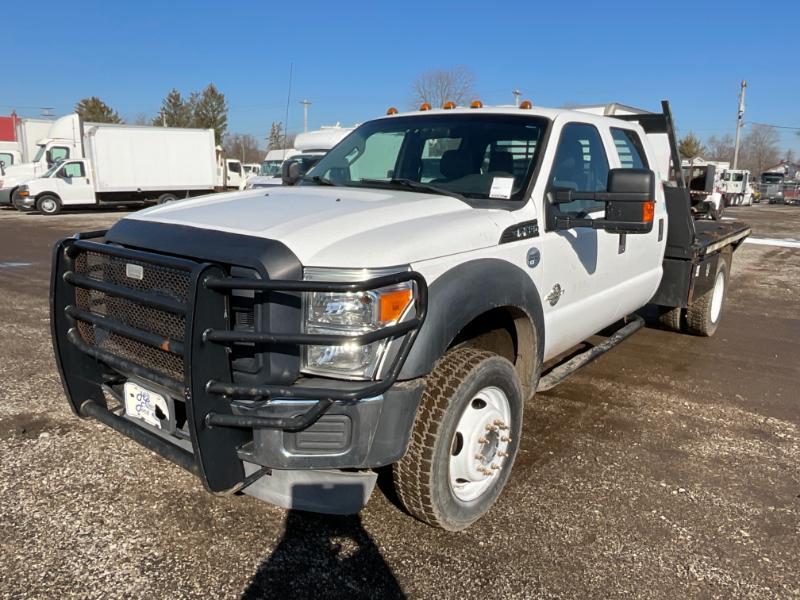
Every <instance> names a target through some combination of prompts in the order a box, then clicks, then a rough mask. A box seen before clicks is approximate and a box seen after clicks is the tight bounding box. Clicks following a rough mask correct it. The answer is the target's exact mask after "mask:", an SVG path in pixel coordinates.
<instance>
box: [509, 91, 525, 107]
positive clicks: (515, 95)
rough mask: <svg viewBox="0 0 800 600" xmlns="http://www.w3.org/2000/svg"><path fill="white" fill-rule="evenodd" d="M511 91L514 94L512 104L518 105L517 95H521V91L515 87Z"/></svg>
mask: <svg viewBox="0 0 800 600" xmlns="http://www.w3.org/2000/svg"><path fill="white" fill-rule="evenodd" d="M511 93H512V94H514V106H519V97H520V96H522V92H520V91H519V88H515V89H514V91H513V92H511Z"/></svg>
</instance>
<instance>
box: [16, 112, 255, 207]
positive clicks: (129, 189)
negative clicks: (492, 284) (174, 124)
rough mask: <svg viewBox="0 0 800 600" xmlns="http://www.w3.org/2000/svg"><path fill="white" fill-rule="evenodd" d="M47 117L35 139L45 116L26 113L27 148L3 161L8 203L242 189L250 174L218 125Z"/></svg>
mask: <svg viewBox="0 0 800 600" xmlns="http://www.w3.org/2000/svg"><path fill="white" fill-rule="evenodd" d="M46 123H47V124H48V128H47V134H46V136H45V137H39V138H37V139H36V142H35V144H34V143H33V142H32V141H31V140H32V139H33V136H35V135H38V133H41V131H42V129H41V126H42V122H41V121H38V122H37V121H36V120H25V119H19V123H18V127H17V130H18V132H20V137H19V139H20V140H22V141H24V144H23V150H24V152H21V153H20V157H21V161H20V162H15V163H14V164H12V165H10V166H8V167H4V169H3V173H2V175H1V176H0V205H3V204H5V205H14V206H16V207H17V208H19V209H20V210H30V209H34V208H35V209H37V210H39V211H40V212H42V213H43V214H56V213H58V212H59V211H60V210H61V209H62V208H63V207H64V206H99V205H103V204H109V203H130V202H151V203H152V202H158V203H163V202H168V201H171V200H176V199H180V198H188V197H192V196H197V195H201V194H208V193H212V192H219V191H228V190H236V189H238V188H239V186H240V184H241V182H242V181H243V179H244V176H245V169H244V168H243V166H242V164H241V161H239V160H236V159H231V158H225V157H223V156H222V153H221V148H219V147H217V146H216V145H215V142H214V132H213V130H211V129H184V128H171V127H147V126H135V125H119V124H108V123H86V122H83V121H82V120H81V119H80V117H79V116H78V115H77V114H72V115H66V116H64V117H61V118H59V119H56V120H55V121H47V122H46ZM37 128H38V129H37ZM34 147H35V148H36V151H35V152H33V148H34ZM251 168H252V165H251Z"/></svg>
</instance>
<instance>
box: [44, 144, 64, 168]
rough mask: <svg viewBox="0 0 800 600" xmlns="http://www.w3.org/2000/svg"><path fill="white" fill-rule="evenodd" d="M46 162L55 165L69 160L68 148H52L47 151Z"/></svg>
mask: <svg viewBox="0 0 800 600" xmlns="http://www.w3.org/2000/svg"><path fill="white" fill-rule="evenodd" d="M47 157H48V162H49V163H51V164H55V163H57V162H61V161H62V160H66V159H67V158H69V148H65V147H64V146H53V147H52V148H50V150H48V151H47Z"/></svg>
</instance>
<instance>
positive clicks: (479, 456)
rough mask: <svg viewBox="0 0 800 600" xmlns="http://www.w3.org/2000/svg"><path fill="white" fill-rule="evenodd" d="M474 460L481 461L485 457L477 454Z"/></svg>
mask: <svg viewBox="0 0 800 600" xmlns="http://www.w3.org/2000/svg"><path fill="white" fill-rule="evenodd" d="M475 458H476V459H478V460H483V459H484V458H486V457H485V456H484V455H483V454H481V453H480V452H478V453H477V454H476V455H475Z"/></svg>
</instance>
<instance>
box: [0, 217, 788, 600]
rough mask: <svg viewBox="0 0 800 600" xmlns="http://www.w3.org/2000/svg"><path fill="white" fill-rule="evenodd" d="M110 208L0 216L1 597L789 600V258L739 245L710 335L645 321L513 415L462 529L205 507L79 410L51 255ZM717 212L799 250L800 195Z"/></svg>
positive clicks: (396, 513) (395, 514) (382, 507)
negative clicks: (52, 295)
mask: <svg viewBox="0 0 800 600" xmlns="http://www.w3.org/2000/svg"><path fill="white" fill-rule="evenodd" d="M122 214H124V213H121V212H105V213H83V214H79V213H70V214H65V215H61V216H58V217H40V216H37V215H22V214H18V213H16V212H14V211H8V210H2V211H0V290H2V296H0V297H2V299H3V302H2V303H0V339H2V340H3V343H2V344H0V456H2V458H1V459H0V564H2V569H0V596H2V597H9V598H17V597H31V598H41V597H62V598H63V597H81V598H115V597H169V598H184V597H186V598H188V597H246V598H286V597H299V598H303V597H309V598H311V597H313V598H317V599H319V598H328V597H342V596H347V597H375V598H385V597H403V596H408V597H439V598H464V597H480V596H492V597H502V598H506V597H519V598H530V597H542V598H556V597H564V598H574V597H624V596H646V597H649V598H675V597H685V596H693V597H704V598H705V597H719V598H730V597H758V598H775V597H781V598H785V597H800V573H798V564H800V563H799V562H798V551H800V469H799V467H800V412H798V399H799V397H800V392H798V389H800V386H798V379H799V378H800V362H798V351H800V316H799V315H798V310H797V307H798V303H797V297H798V295H799V294H800V250H799V249H787V248H780V247H772V246H755V245H747V244H746V245H744V246H743V247H742V249H741V250H740V251H739V252H737V254H736V257H735V260H734V268H733V280H732V286H731V289H730V296H729V302H728V305H727V308H726V310H727V314H726V315H725V320H724V321H723V324H722V325H721V327H720V329H719V331H718V332H717V335H716V337H714V338H711V339H701V338H695V337H690V336H683V335H677V334H673V333H669V332H666V331H662V330H659V329H657V328H655V327H650V328H647V329H645V330H643V331H641V332H639V333H638V334H637V335H635V336H633V338H631V339H630V340H629V341H628V342H626V343H625V344H622V345H621V346H620V347H619V348H617V349H615V350H614V351H612V352H611V353H609V354H607V355H606V356H604V357H602V358H600V359H599V360H597V361H596V362H595V363H593V364H592V365H590V366H589V367H588V368H586V369H585V370H584V371H582V372H580V373H579V374H577V375H576V376H575V377H574V378H572V379H571V380H569V381H568V382H566V383H564V384H563V385H561V386H559V387H558V388H555V389H554V390H552V391H551V392H548V393H545V394H539V395H537V396H536V398H535V399H533V400H531V401H530V402H529V403H528V404H527V406H526V413H525V423H524V431H525V435H524V440H523V442H522V445H521V454H520V456H519V458H518V460H517V463H516V465H515V468H514V473H513V474H512V477H511V480H510V482H509V486H508V488H507V489H506V491H505V493H504V494H503V496H502V497H501V499H500V501H499V502H498V504H497V505H496V506H495V508H494V509H493V510H492V511H491V512H490V514H489V515H488V516H487V517H485V518H484V519H483V520H481V521H480V522H479V523H478V524H477V525H476V526H474V527H472V528H470V529H468V530H467V531H465V532H462V533H458V534H452V533H447V532H443V531H438V530H434V529H431V528H430V527H427V526H425V525H423V524H421V523H419V522H416V521H414V520H413V519H411V518H410V517H408V516H407V515H405V514H404V513H403V512H402V511H401V510H400V509H398V508H397V506H396V504H395V503H394V502H393V500H392V496H391V493H390V490H388V488H386V487H385V486H384V487H383V488H382V490H376V492H375V493H374V494H373V497H372V499H371V501H370V503H369V505H368V506H367V508H366V509H365V510H364V511H362V513H361V515H359V516H354V517H326V516H317V515H309V514H303V513H297V512H291V511H284V510H281V509H278V508H274V507H271V506H269V505H267V504H264V503H261V502H259V501H257V500H254V499H252V498H249V497H246V496H240V497H234V498H217V497H213V496H211V495H209V494H207V493H206V492H204V491H203V489H202V486H201V485H200V483H199V482H198V481H197V480H196V479H195V478H194V477H192V476H191V475H189V474H187V473H185V472H183V471H181V470H180V469H179V468H177V467H175V466H173V465H171V464H170V463H167V462H166V461H164V460H163V459H161V458H159V457H157V456H155V455H153V454H151V453H149V452H147V451H146V450H144V449H142V448H141V447H139V446H138V445H137V444H135V443H134V442H131V441H129V440H127V439H124V438H123V437H121V436H120V435H118V434H116V433H114V432H113V431H111V430H109V429H107V428H105V427H103V426H100V425H99V424H97V423H95V422H92V421H84V420H79V419H76V418H75V417H73V416H72V414H71V413H70V412H69V410H68V408H67V403H66V401H65V400H64V394H63V391H62V389H61V385H60V382H59V380H58V375H57V374H56V371H55V366H54V362H53V358H52V350H51V346H50V338H49V319H48V307H47V290H48V274H49V261H50V248H51V246H52V243H53V242H54V241H55V240H56V239H57V238H58V237H61V236H63V235H65V234H68V233H71V232H73V231H78V230H91V229H98V228H102V227H104V226H107V225H108V224H110V223H113V222H114V221H115V220H116V219H117V218H119V217H120V216H121V215H122ZM728 214H729V215H731V216H735V217H737V218H741V219H743V220H747V221H749V222H750V223H751V224H752V225H753V227H754V230H755V233H756V234H757V235H758V236H759V237H774V238H778V237H780V238H783V237H793V238H795V239H800V208H796V207H783V206H754V207H752V208H739V209H732V210H730V211H729V212H728Z"/></svg>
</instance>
